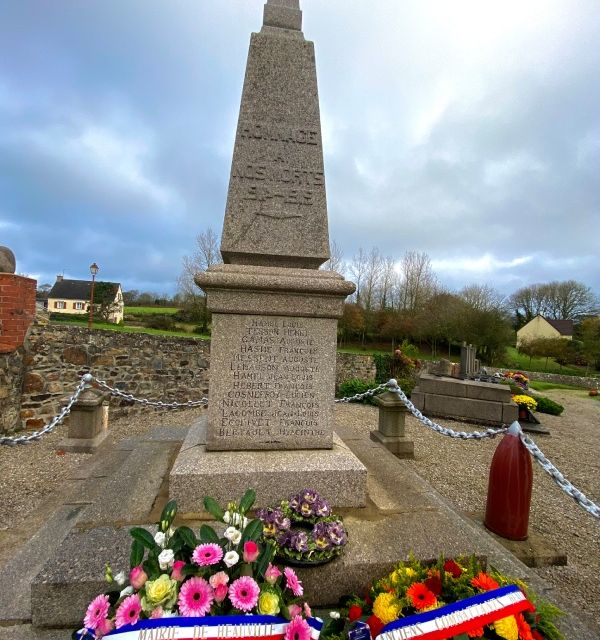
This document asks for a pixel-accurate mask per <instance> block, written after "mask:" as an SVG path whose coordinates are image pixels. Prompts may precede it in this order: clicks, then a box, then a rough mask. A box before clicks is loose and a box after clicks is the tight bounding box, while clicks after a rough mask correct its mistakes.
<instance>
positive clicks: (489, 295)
mask: <svg viewBox="0 0 600 640" xmlns="http://www.w3.org/2000/svg"><path fill="white" fill-rule="evenodd" d="M459 296H460V297H461V298H462V300H464V301H465V302H466V303H467V304H468V305H469V306H470V307H471V308H473V309H475V310H476V311H494V310H496V309H499V310H503V309H504V307H505V297H504V296H503V295H502V294H501V293H499V292H498V291H496V289H494V288H493V287H490V286H489V285H487V284H470V285H467V286H466V287H463V288H462V289H461V291H460V293H459Z"/></svg>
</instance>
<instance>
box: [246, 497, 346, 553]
mask: <svg viewBox="0 0 600 640" xmlns="http://www.w3.org/2000/svg"><path fill="white" fill-rule="evenodd" d="M256 515H257V516H258V518H259V519H260V520H261V522H262V524H263V532H262V534H263V539H264V540H265V541H270V542H272V543H273V544H274V545H275V548H276V554H277V556H278V557H280V558H282V559H284V560H285V561H287V562H291V563H294V562H295V563H298V564H323V563H325V562H329V561H330V560H332V559H333V558H335V557H337V556H338V555H340V554H341V553H342V551H343V550H344V547H345V545H346V543H347V542H348V535H347V533H346V530H345V529H344V525H343V523H342V519H341V518H340V517H339V516H336V515H334V514H332V512H331V507H330V505H329V503H328V502H327V500H325V499H324V498H323V497H321V496H320V495H319V494H318V493H317V492H316V491H314V490H312V489H304V490H303V491H301V492H300V493H298V494H296V495H293V496H290V498H289V500H283V501H282V502H281V504H280V506H279V507H267V508H266V509H258V510H257V512H256Z"/></svg>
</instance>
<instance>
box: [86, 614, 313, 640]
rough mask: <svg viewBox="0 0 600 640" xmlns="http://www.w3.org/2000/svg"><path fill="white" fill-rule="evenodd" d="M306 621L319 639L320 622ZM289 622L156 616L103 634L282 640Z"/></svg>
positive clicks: (131, 638) (163, 639) (138, 638)
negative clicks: (154, 618) (156, 617)
mask: <svg viewBox="0 0 600 640" xmlns="http://www.w3.org/2000/svg"><path fill="white" fill-rule="evenodd" d="M306 622H307V623H308V625H309V626H310V637H311V640H318V638H319V633H320V632H321V627H322V626H323V623H322V622H321V621H320V620H317V619H316V618H308V619H307V620H306ZM288 624H289V622H288V620H286V619H285V618H281V617H280V616H261V615H249V616H207V617H205V618H183V617H174V618H158V619H156V620H140V621H139V622H137V623H136V624H133V625H131V624H128V625H125V626H124V627H121V628H120V629H115V630H114V631H111V632H110V633H109V634H107V635H106V636H104V637H105V638H115V640H117V639H118V640H203V639H206V640H246V639H247V638H259V639H260V640H283V637H284V635H285V630H286V628H287V625H288ZM86 633H87V635H86ZM95 637H96V636H95V635H94V634H93V632H91V631H86V630H85V629H82V630H81V631H80V632H79V635H78V638H79V639H80V640H86V639H89V640H93V639H94V638H95Z"/></svg>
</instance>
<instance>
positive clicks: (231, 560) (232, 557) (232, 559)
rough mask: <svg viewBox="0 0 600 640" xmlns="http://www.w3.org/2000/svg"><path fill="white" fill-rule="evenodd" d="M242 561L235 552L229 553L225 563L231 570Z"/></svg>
mask: <svg viewBox="0 0 600 640" xmlns="http://www.w3.org/2000/svg"><path fill="white" fill-rule="evenodd" d="M239 559H240V556H239V555H238V554H237V552H235V551H228V552H227V553H226V554H225V556H224V558H223V562H224V563H225V565H226V566H227V567H229V568H231V567H233V565H234V564H237V563H238V561H239Z"/></svg>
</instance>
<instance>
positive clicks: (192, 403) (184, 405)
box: [93, 378, 208, 409]
mask: <svg viewBox="0 0 600 640" xmlns="http://www.w3.org/2000/svg"><path fill="white" fill-rule="evenodd" d="M93 380H94V382H95V383H96V385H97V386H98V387H99V388H101V389H105V390H106V391H108V392H109V393H110V394H111V395H112V396H118V397H119V398H123V400H127V401H128V402H138V403H139V404H143V405H144V406H145V407H158V408H160V409H190V408H192V407H204V406H206V405H207V404H208V398H200V400H188V401H187V402H163V401H162V400H148V399H147V398H136V397H135V396H134V395H133V394H131V393H125V392H124V391H121V390H120V389H117V388H116V387H111V386H109V385H108V384H107V383H106V381H105V380H99V379H98V378H93Z"/></svg>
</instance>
